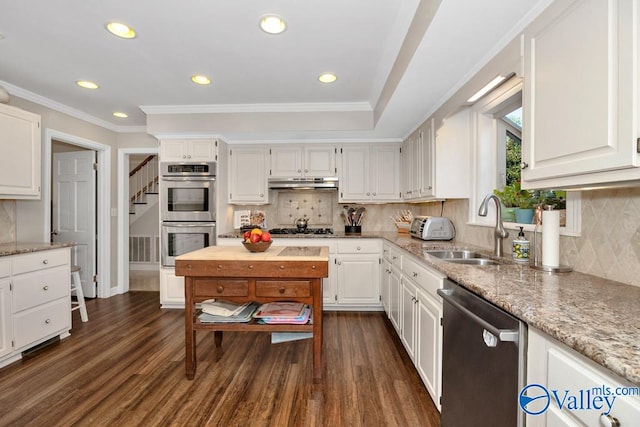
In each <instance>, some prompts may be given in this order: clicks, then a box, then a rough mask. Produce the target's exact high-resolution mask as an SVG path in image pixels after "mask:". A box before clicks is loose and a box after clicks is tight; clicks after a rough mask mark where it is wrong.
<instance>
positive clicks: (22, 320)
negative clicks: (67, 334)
mask: <svg viewBox="0 0 640 427" xmlns="http://www.w3.org/2000/svg"><path fill="white" fill-rule="evenodd" d="M70 328H71V307H70V303H69V300H68V299H67V298H61V299H59V300H56V301H53V302H50V303H47V304H45V305H42V306H40V307H36V308H33V309H31V310H26V311H23V312H22V313H19V314H17V315H15V316H14V317H13V336H14V346H15V349H19V348H20V347H23V346H26V345H28V344H31V343H33V342H35V341H38V340H39V339H42V338H45V337H46V336H48V335H51V334H55V333H57V332H60V331H63V330H69V329H70Z"/></svg>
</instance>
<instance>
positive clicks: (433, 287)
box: [402, 255, 444, 300]
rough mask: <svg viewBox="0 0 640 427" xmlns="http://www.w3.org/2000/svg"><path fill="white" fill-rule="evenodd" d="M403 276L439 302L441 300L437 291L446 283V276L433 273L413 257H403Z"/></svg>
mask: <svg viewBox="0 0 640 427" xmlns="http://www.w3.org/2000/svg"><path fill="white" fill-rule="evenodd" d="M402 274H403V275H404V276H405V277H408V278H409V279H411V280H413V281H414V282H415V283H416V284H418V285H419V286H420V287H422V288H423V289H424V290H425V291H427V292H429V293H430V294H431V295H433V296H435V297H436V298H438V300H439V299H440V297H439V296H438V295H437V290H438V289H440V288H442V286H443V282H444V276H443V275H442V274H441V273H439V272H435V271H432V270H430V269H428V268H427V267H424V266H422V265H420V264H418V262H416V261H414V260H413V259H412V258H411V257H409V256H406V255H403V256H402Z"/></svg>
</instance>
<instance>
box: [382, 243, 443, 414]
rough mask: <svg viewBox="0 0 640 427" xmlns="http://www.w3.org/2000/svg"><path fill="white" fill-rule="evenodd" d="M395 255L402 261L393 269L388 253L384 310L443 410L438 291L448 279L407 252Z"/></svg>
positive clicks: (392, 253) (429, 390)
mask: <svg viewBox="0 0 640 427" xmlns="http://www.w3.org/2000/svg"><path fill="white" fill-rule="evenodd" d="M385 248H386V246H385ZM395 255H401V260H400V262H399V263H398V265H399V267H395V268H394V265H393V263H392V262H391V259H393V256H394V250H393V249H390V250H388V256H387V253H385V257H386V258H387V261H388V264H387V265H388V266H389V267H388V269H389V270H390V271H389V272H387V277H388V279H387V280H388V287H389V296H388V301H389V302H388V305H385V307H387V308H385V309H386V310H387V314H388V316H389V319H390V320H391V324H392V325H393V327H394V328H395V329H396V331H397V332H398V335H399V337H400V341H401V342H402V345H403V346H404V348H405V349H406V351H407V353H408V354H409V357H410V358H411V360H412V361H413V363H414V365H415V367H416V370H417V371H418V374H419V375H420V378H421V379H422V382H423V383H424V385H425V387H426V388H427V391H428V392H429V394H430V395H431V398H432V399H433V401H434V403H435V404H436V407H437V408H438V409H440V396H441V395H442V372H441V371H442V299H441V298H440V296H438V294H437V290H438V289H440V288H442V287H443V286H444V279H445V278H446V276H444V275H443V274H441V273H440V272H438V271H436V270H432V269H430V268H428V267H427V266H424V265H421V264H420V262H419V261H418V260H417V259H416V258H415V257H414V256H413V255H411V254H409V253H408V252H406V251H403V250H400V252H398V249H396V250H395ZM396 270H398V271H396ZM382 271H383V272H385V270H382ZM400 272H401V273H400Z"/></svg>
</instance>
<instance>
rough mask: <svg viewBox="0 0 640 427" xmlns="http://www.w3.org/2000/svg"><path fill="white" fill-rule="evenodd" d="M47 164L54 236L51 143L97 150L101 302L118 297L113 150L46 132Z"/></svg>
mask: <svg viewBox="0 0 640 427" xmlns="http://www.w3.org/2000/svg"><path fill="white" fill-rule="evenodd" d="M44 135H45V138H44V139H45V141H44V161H43V171H44V173H43V175H44V176H43V184H44V185H43V189H42V198H43V200H44V202H45V203H44V205H45V206H44V212H45V221H44V235H45V236H51V161H52V155H51V141H52V140H54V139H55V140H57V141H61V142H64V143H67V144H71V145H76V146H78V147H82V148H88V149H90V150H94V151H95V152H96V155H97V162H98V165H99V166H98V176H97V180H98V186H97V191H96V201H97V206H96V209H97V224H96V238H97V242H96V250H97V251H98V260H97V266H96V269H97V272H98V274H97V275H98V289H97V292H98V298H109V297H111V296H113V295H116V293H114V290H115V289H114V288H111V256H110V254H111V203H110V199H111V147H110V146H108V145H106V144H102V143H99V142H96V141H91V140H89V139H85V138H82V137H79V136H75V135H71V134H68V133H64V132H60V131H57V130H55V129H50V128H46V129H45V134H44Z"/></svg>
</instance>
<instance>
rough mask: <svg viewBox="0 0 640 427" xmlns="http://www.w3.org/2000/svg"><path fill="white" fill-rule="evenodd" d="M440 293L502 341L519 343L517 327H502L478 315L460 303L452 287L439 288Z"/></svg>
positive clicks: (444, 298) (443, 297)
mask: <svg viewBox="0 0 640 427" xmlns="http://www.w3.org/2000/svg"><path fill="white" fill-rule="evenodd" d="M438 295H440V296H441V297H442V299H443V300H445V301H446V302H448V303H449V304H451V305H452V306H454V307H455V308H457V309H458V310H460V311H462V312H463V313H464V314H466V315H467V316H469V317H470V318H471V319H473V320H474V321H475V322H476V323H478V324H479V325H480V326H482V327H483V328H484V329H486V330H487V331H489V332H491V333H492V334H493V335H495V336H496V337H498V339H499V340H500V341H503V342H514V343H516V345H517V344H518V335H519V333H518V330H517V329H500V328H497V327H495V326H494V325H492V324H491V323H489V322H487V321H486V320H484V319H483V318H482V317H480V316H478V315H477V314H475V313H474V312H472V311H471V310H469V309H468V308H467V307H465V306H463V305H462V304H460V303H459V302H458V301H457V300H456V299H455V297H454V296H453V290H452V289H438Z"/></svg>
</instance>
